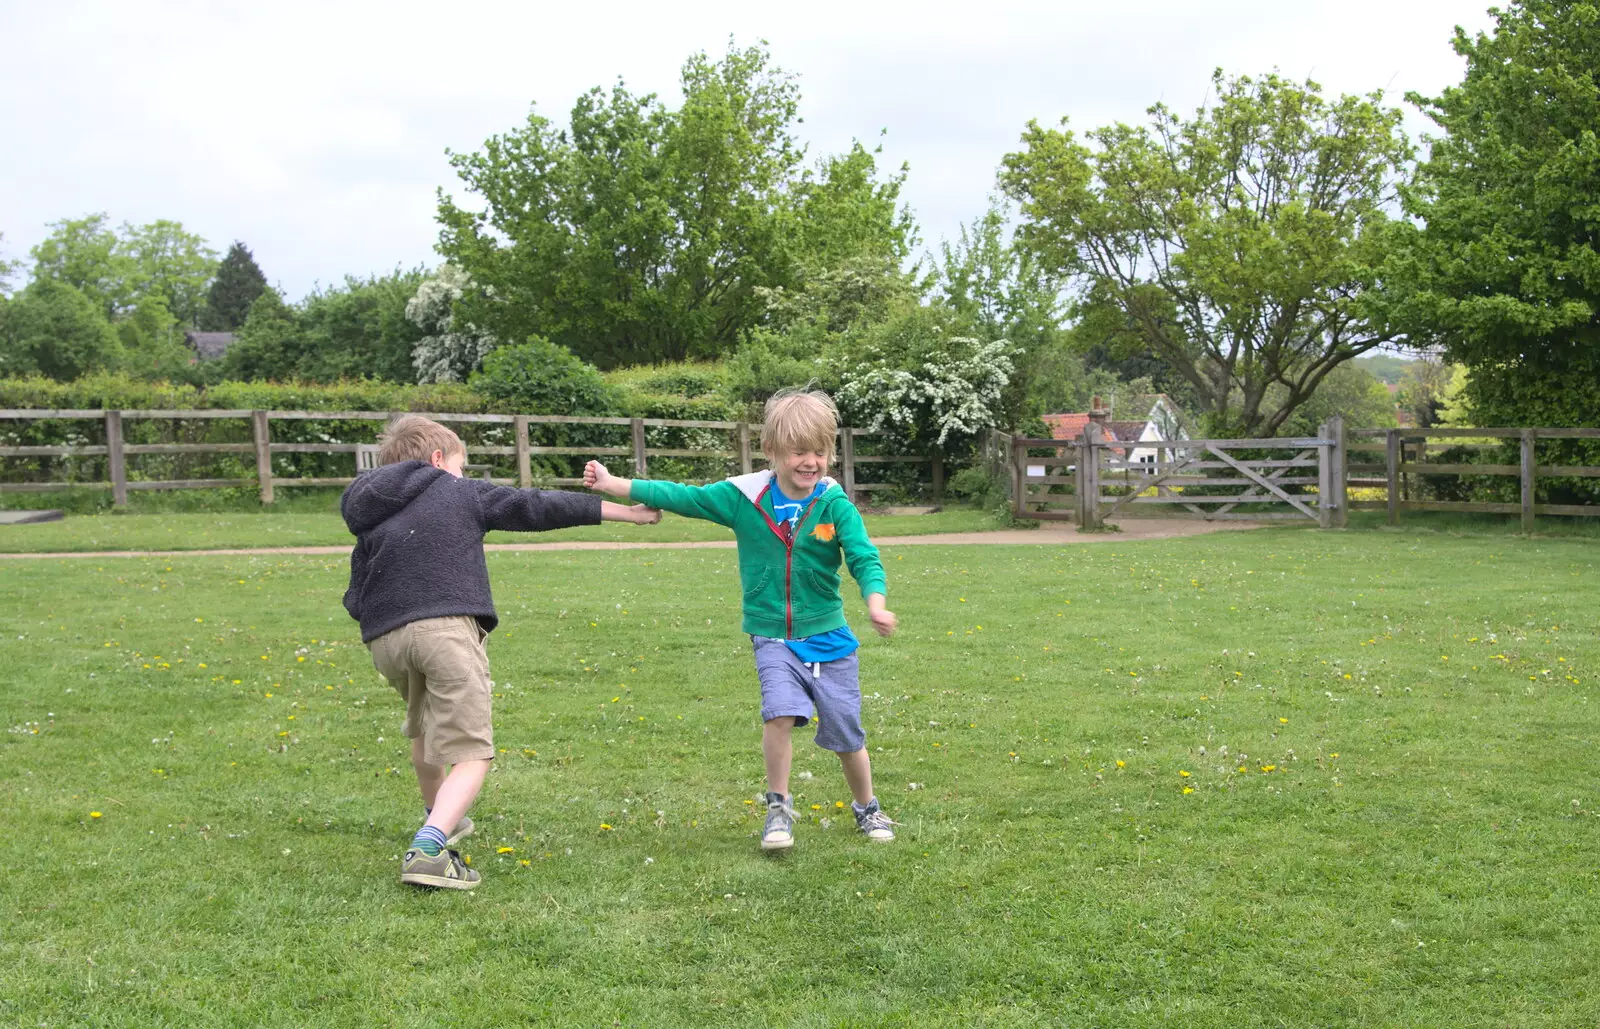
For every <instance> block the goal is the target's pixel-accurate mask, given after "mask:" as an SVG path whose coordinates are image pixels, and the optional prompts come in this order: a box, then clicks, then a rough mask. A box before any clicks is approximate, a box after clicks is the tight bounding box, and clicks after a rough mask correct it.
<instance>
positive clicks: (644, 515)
mask: <svg viewBox="0 0 1600 1029" xmlns="http://www.w3.org/2000/svg"><path fill="white" fill-rule="evenodd" d="M600 520H601V521H602V522H632V523H633V524H635V525H654V524H656V523H657V522H659V521H661V511H660V510H659V509H657V508H654V507H645V506H644V505H643V504H613V503H612V502H611V501H609V500H602V501H600Z"/></svg>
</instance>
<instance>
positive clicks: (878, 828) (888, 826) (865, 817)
mask: <svg viewBox="0 0 1600 1029" xmlns="http://www.w3.org/2000/svg"><path fill="white" fill-rule="evenodd" d="M850 809H851V810H852V811H854V812H855V814H856V828H857V829H860V830H861V831H862V832H864V833H866V834H867V839H869V840H871V841H872V842H874V843H893V842H894V827H895V826H897V825H899V824H900V823H899V822H896V821H893V820H891V819H890V818H889V816H888V815H886V814H884V813H883V809H882V808H880V807H879V806H878V798H877V797H873V798H872V799H871V800H870V801H868V802H867V806H866V807H860V806H859V805H857V804H856V803H854V802H853V801H852V802H851V804H850Z"/></svg>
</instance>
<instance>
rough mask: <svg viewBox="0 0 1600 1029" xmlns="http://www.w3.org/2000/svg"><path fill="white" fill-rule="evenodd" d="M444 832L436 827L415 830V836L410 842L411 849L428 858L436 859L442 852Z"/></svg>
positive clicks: (427, 826) (428, 826)
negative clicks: (420, 852)
mask: <svg viewBox="0 0 1600 1029" xmlns="http://www.w3.org/2000/svg"><path fill="white" fill-rule="evenodd" d="M444 841H445V835H444V830H443V829H440V828H438V827H436V826H432V825H425V826H423V827H422V828H420V829H418V830H417V835H416V836H414V837H413V838H412V840H411V848H412V849H413V850H420V851H422V852H423V853H424V854H426V855H428V856H429V857H438V856H439V852H440V851H441V850H444Z"/></svg>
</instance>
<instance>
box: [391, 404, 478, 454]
mask: <svg viewBox="0 0 1600 1029" xmlns="http://www.w3.org/2000/svg"><path fill="white" fill-rule="evenodd" d="M435 450H438V451H441V452H442V453H443V454H444V455H445V456H446V457H449V456H450V455H451V454H455V453H461V454H465V453H466V452H467V448H466V445H465V444H463V443H462V442H461V437H460V436H457V435H456V434H455V433H454V432H452V431H451V430H449V429H447V428H445V427H444V426H443V425H440V424H439V423H438V422H436V421H434V420H433V419H432V418H425V417H423V416H422V415H420V414H403V415H400V416H398V417H397V418H395V419H394V420H392V421H391V422H389V424H388V425H386V426H384V428H383V434H382V435H380V436H379V437H378V463H379V464H395V463H397V462H400V461H427V460H429V459H430V458H432V457H433V452H434V451H435Z"/></svg>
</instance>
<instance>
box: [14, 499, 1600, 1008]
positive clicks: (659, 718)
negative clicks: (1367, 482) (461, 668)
mask: <svg viewBox="0 0 1600 1029" xmlns="http://www.w3.org/2000/svg"><path fill="white" fill-rule="evenodd" d="M1596 556H1597V554H1596V550H1595V548H1594V547H1593V545H1592V544H1589V543H1586V542H1583V541H1572V540H1525V539H1512V538H1505V539H1496V540H1489V541H1485V540H1480V539H1456V538H1451V537H1448V536H1439V535H1427V536H1423V535H1415V534H1413V535H1404V534H1391V533H1343V534H1324V533H1314V532H1303V531H1279V530H1264V531H1261V532H1252V533H1239V534H1226V533H1225V534H1220V535H1216V536H1209V537H1203V538H1195V539H1186V540H1174V541H1166V542H1151V543H1127V544H1119V543H1115V542H1112V543H1107V544H1104V545H1101V546H1095V547H1060V548H1048V549H1041V548H1038V547H944V546H939V547H916V548H911V547H907V548H886V550H885V557H886V560H887V563H888V566H889V571H890V573H891V578H890V582H891V598H892V606H893V607H894V608H895V610H896V611H897V612H898V613H899V615H900V616H901V622H902V632H901V633H900V635H898V636H897V637H896V638H895V639H893V640H889V641H879V640H876V639H872V640H870V641H869V642H868V643H867V644H866V645H865V648H864V652H863V659H862V666H863V687H864V690H865V692H866V694H867V699H866V702H865V719H866V724H867V728H868V733H869V741H870V745H871V746H872V748H873V761H874V763H875V769H876V773H877V780H878V787H879V792H880V794H881V796H882V797H883V798H884V801H885V804H886V807H887V809H888V810H889V812H890V813H891V814H892V815H893V816H894V817H895V818H897V819H898V820H899V821H900V822H901V823H902V829H901V838H900V840H899V841H898V842H896V843H895V844H893V845H891V846H876V845H871V844H868V843H866V842H865V841H863V840H861V839H859V838H858V837H857V836H856V834H855V833H854V832H853V830H852V829H851V828H850V827H849V826H848V825H847V824H846V823H847V822H848V819H847V818H845V817H841V815H842V814H843V813H842V812H838V811H837V809H836V808H835V804H836V803H837V802H839V801H844V800H847V799H848V798H847V796H846V792H845V789H844V786H843V783H842V781H841V778H840V775H839V773H838V769H837V762H836V761H835V760H834V759H833V758H832V757H831V756H830V755H826V754H822V753H819V752H817V751H816V749H815V747H813V746H812V745H811V744H810V743H809V741H808V740H806V739H805V734H804V733H802V734H801V738H800V739H799V740H798V741H797V743H798V746H797V762H796V770H797V772H801V773H805V772H809V773H811V775H812V778H802V779H799V780H797V782H796V787H797V793H798V801H799V807H800V809H801V811H802V812H803V813H804V814H805V815H806V820H805V821H804V822H803V823H802V825H801V827H800V832H799V843H798V845H797V846H796V848H795V849H794V850H793V851H792V852H789V853H788V854H787V855H785V856H780V857H767V856H763V855H762V854H761V853H760V852H759V851H758V849H757V847H756V837H757V833H758V831H759V825H760V822H759V815H758V814H757V812H756V810H755V808H754V806H753V805H749V804H747V803H746V801H747V800H749V799H752V798H755V797H757V796H758V793H759V791H760V789H761V783H760V767H761V766H760V754H759V726H758V715H757V705H756V689H755V684H754V681H753V675H752V670H751V662H750V658H749V654H748V644H747V643H746V642H745V641H744V640H743V638H742V637H741V636H740V635H739V633H738V621H737V611H736V609H735V605H736V601H737V579H736V573H735V568H734V564H733V554H732V553H730V552H724V551H703V550H702V551H622V552H614V553H589V552H562V553H543V554H528V553H513V554H493V555H490V557H489V566H490V570H491V574H492V576H493V578H494V582H495V589H496V596H497V599H498V602H499V605H500V609H501V612H502V615H503V618H504V621H503V622H502V626H501V630H500V631H498V632H496V634H495V635H494V637H493V638H492V640H491V644H490V654H491V659H492V663H493V668H494V674H495V679H496V681H497V684H498V685H497V690H498V693H499V695H500V699H498V700H497V702H496V704H497V707H496V731H497V743H498V745H499V746H500V747H502V748H504V753H503V754H502V755H501V757H500V758H499V760H497V761H496V763H495V767H494V769H493V771H492V772H491V774H490V779H489V782H488V785H487V787H486V789H485V791H484V794H483V796H482V798H481V800H480V802H479V804H478V806H477V807H476V808H475V809H474V812H473V815H474V817H475V818H476V819H477V820H478V823H479V826H480V831H479V834H478V835H477V836H476V837H474V838H472V839H471V840H470V841H469V846H468V847H467V848H466V850H467V852H468V853H470V855H471V856H472V859H473V865H474V867H476V868H478V869H480V870H481V871H482V872H483V874H484V876H485V881H484V883H483V885H482V886H481V887H480V888H479V889H478V890H477V891H476V893H475V894H472V895H461V894H425V893H420V892H412V891H408V890H405V889H402V888H401V887H400V886H399V885H398V883H397V881H396V873H397V869H398V861H397V859H398V855H399V853H400V851H401V849H402V847H403V846H404V843H405V841H406V840H407V839H408V838H409V833H410V832H411V830H413V829H414V828H415V823H416V821H417V820H418V811H417V801H416V798H415V788H414V784H413V782H412V780H411V777H410V774H409V770H408V768H407V765H406V759H405V753H406V750H405V745H404V741H403V740H401V739H400V737H399V734H398V731H397V730H398V723H399V719H400V714H401V712H400V707H399V703H398V701H397V699H396V698H395V697H394V696H393V695H392V694H391V693H390V692H389V691H388V690H387V688H386V687H385V686H384V685H383V684H382V683H381V682H379V681H378V680H377V677H376V674H375V673H374V672H373V671H372V669H371V665H370V662H369V658H368V656H367V654H366V651H365V650H364V649H363V648H362V647H361V646H360V644H359V642H358V641H357V640H356V639H355V633H354V627H353V625H352V623H351V622H350V621H349V620H348V619H347V617H346V616H345V615H344V612H343V611H342V609H341V608H340V607H339V596H340V593H341V590H342V589H343V586H344V582H345V576H346V568H345V565H344V563H343V562H342V561H340V560H336V559H331V558H317V557H294V556H288V555H280V556H273V557H210V558H205V557H187V558H185V557H179V558H172V559H150V558H130V559H112V558H98V559H97V558H88V559H62V560H59V561H40V562H32V561H29V562H18V563H10V564H7V565H6V566H5V567H4V575H5V577H6V589H4V590H0V661H4V663H5V666H6V667H8V668H10V669H12V670H13V671H12V674H11V675H10V676H8V677H7V686H6V688H5V689H4V690H0V715H3V717H0V722H3V724H4V725H5V727H6V728H8V729H9V730H10V731H9V732H7V733H5V734H4V735H0V748H3V756H4V760H3V761H0V799H3V801H4V802H5V804H6V808H7V810H8V812H9V815H10V817H9V818H8V819H7V828H6V833H5V834H4V836H3V840H4V843H3V844H0V856H3V857H4V860H5V868H6V875H5V876H4V878H3V880H0V881H3V885H0V904H3V909H4V912H5V923H4V931H3V932H0V969H4V972H3V973H0V977H3V981H4V989H0V1024H8V1025H9V1024H16V1025H26V1026H34V1025H49V1026H58V1025H62V1026H64V1025H94V1026H136V1025H137V1026H146V1025H238V1026H303V1025H340V1026H344V1025H348V1026H365V1025H380V1024H381V1025H405V1026H411V1025H415V1026H431V1025H513V1024H515V1025H525V1024H549V1025H601V1026H612V1025H629V1026H632V1025H640V1026H646V1025H647V1026H678V1025H684V1026H691V1025H692V1026H702V1027H704V1026H740V1027H743V1026H754V1025H799V1026H837V1025H855V1026H880V1025H908V1026H909V1025H916V1026H923V1025H951V1026H972V1025H993V1026H1005V1027H1012V1026H1034V1025H1039V1026H1044V1025H1107V1026H1167V1025H1182V1026H1186V1027H1189V1026H1201V1027H1205V1026H1217V1027H1229V1029H1233V1027H1239V1026H1262V1025H1295V1026H1313V1025H1314V1026H1327V1025H1351V1026H1387V1025H1403V1026H1430V1027H1432V1026H1447V1025H1448V1026H1455V1025H1463V1026H1465V1025H1484V1026H1489V1025H1493V1026H1501V1025H1516V1026H1575V1025H1593V1024H1596V1022H1597V1021H1600V992H1597V991H1596V990H1595V989H1594V988H1593V984H1594V983H1595V982H1597V981H1600V846H1597V835H1600V822H1597V820H1596V818H1595V812H1596V810H1597V809H1600V796H1597V795H1596V793H1597V791H1596V780H1595V768H1596V765H1597V758H1600V754H1597V742H1600V711H1597V709H1600V703H1596V702H1592V693H1593V691H1594V684H1595V681H1596V680H1595V675H1596V674H1597V672H1600V642H1597V639H1596V631H1595V630H1596V615H1595V612H1596V610H1597V609H1600V580H1597V578H1596V575H1597V573H1596V568H1595V560H1596ZM851 609H852V612H853V614H852V617H853V618H854V619H855V621H856V623H857V630H858V632H861V631H863V629H864V625H863V624H862V620H863V619H862V612H861V609H860V605H859V603H853V604H852V605H851ZM302 658H303V659H304V660H301V659H302ZM330 687H331V688H330ZM1202 748H1204V750H1203V751H1202ZM1224 748H1226V750H1225V751H1224ZM1118 762H1121V765H1120V766H1119V764H1118ZM1241 767H1242V768H1243V769H1244V770H1243V771H1239V770H1238V769H1240V768H1241ZM1268 768H1270V770H1267V771H1264V770H1263V769H1268ZM1182 772H1189V773H1190V774H1189V775H1188V776H1183V775H1182V774H1181V773H1182ZM913 784H915V788H913ZM1186 788H1187V789H1192V790H1193V792H1192V793H1186V792H1185V789H1186ZM813 805H819V806H820V809H818V810H813ZM92 811H99V812H102V814H103V817H101V818H98V819H96V818H91V817H90V812H92ZM823 817H827V818H829V819H830V820H831V824H830V826H829V827H827V828H824V827H823V826H822V824H821V822H820V819H821V818H823ZM602 823H604V824H606V825H610V826H612V827H613V828H612V829H611V830H603V829H602V828H601V825H602ZM501 847H508V848H514V851H510V852H507V853H505V854H503V855H501V854H497V850H498V849H499V848H501ZM523 861H527V862H528V864H527V865H523V864H521V862H523Z"/></svg>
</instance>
